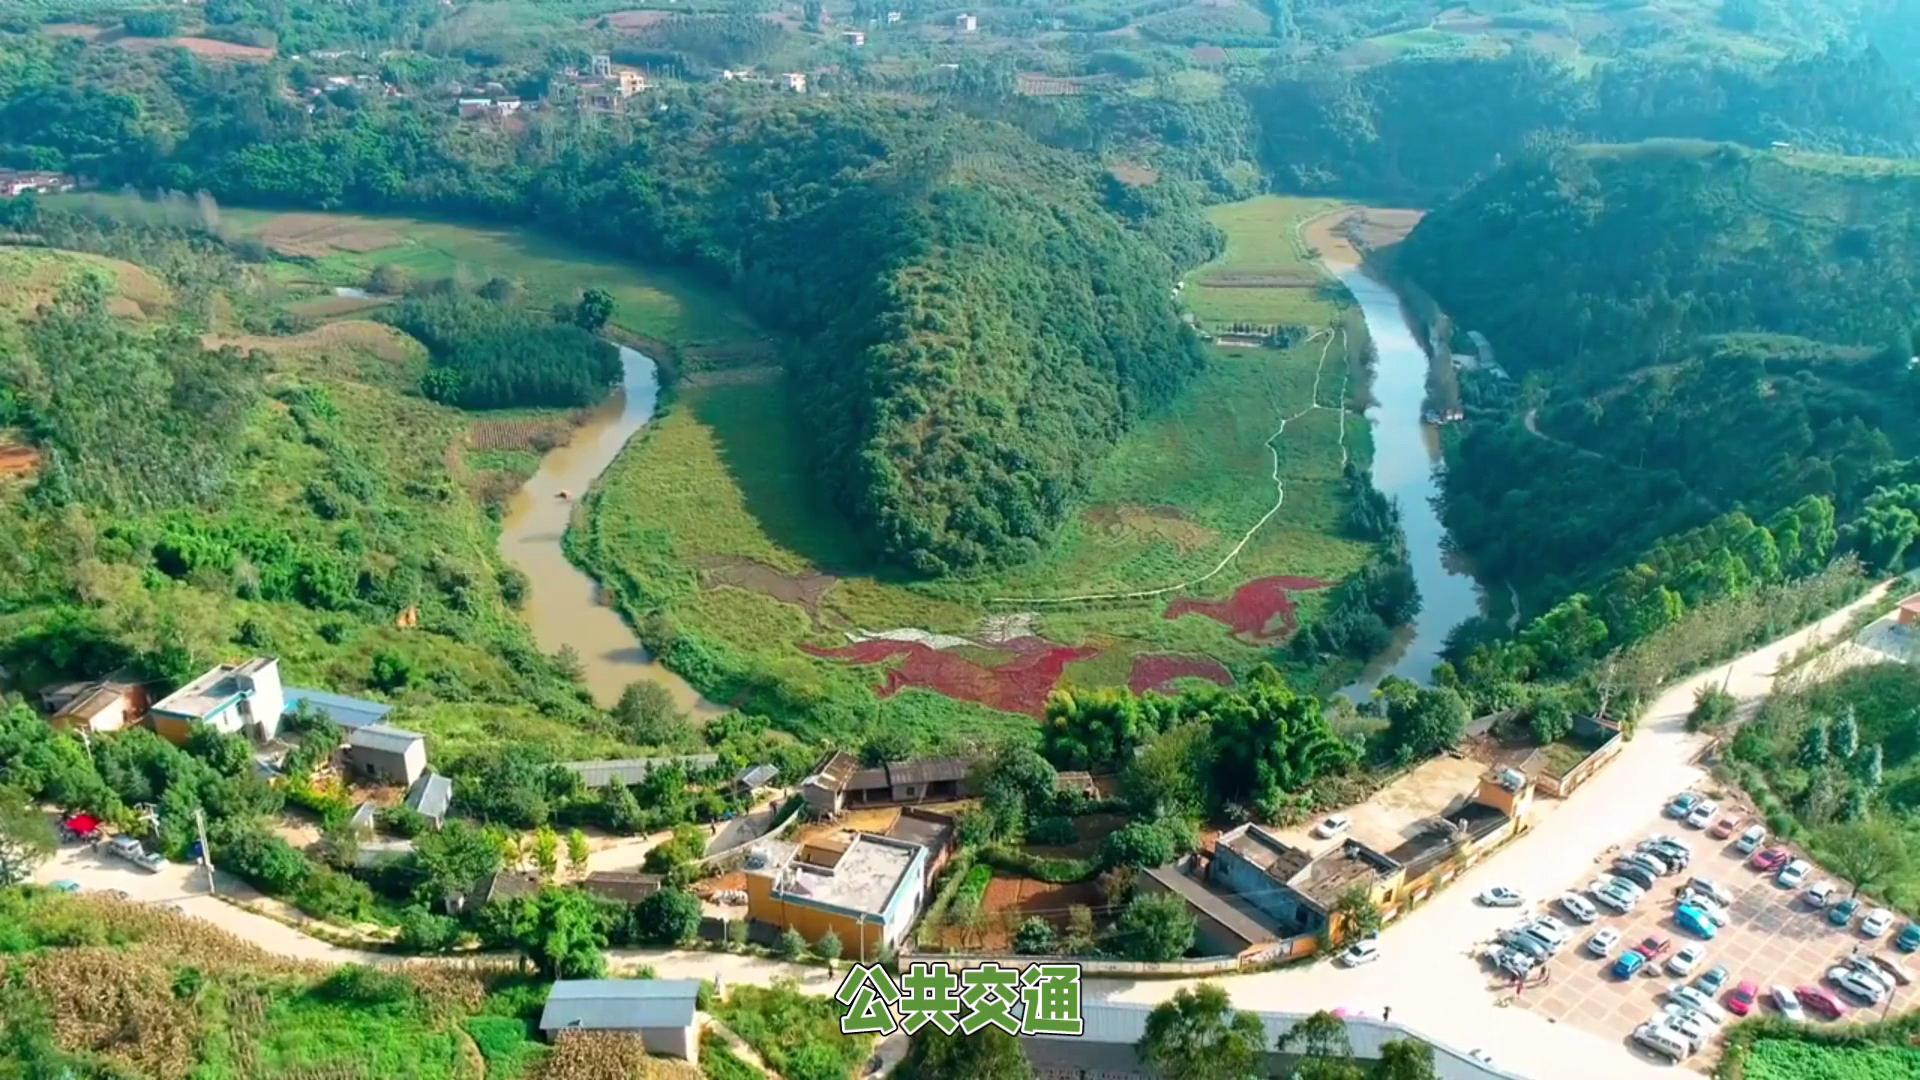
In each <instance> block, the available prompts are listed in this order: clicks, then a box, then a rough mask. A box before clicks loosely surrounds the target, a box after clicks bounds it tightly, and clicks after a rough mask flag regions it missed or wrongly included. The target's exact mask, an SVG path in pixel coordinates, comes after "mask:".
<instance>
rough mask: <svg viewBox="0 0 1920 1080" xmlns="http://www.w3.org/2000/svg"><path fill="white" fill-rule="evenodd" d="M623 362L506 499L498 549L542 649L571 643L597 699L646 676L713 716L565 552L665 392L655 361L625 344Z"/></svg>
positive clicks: (712, 708) (683, 704)
mask: <svg viewBox="0 0 1920 1080" xmlns="http://www.w3.org/2000/svg"><path fill="white" fill-rule="evenodd" d="M620 365H621V369H622V372H623V375H622V387H621V389H620V390H617V391H615V392H614V394H613V395H612V396H611V397H609V398H608V399H607V401H606V402H605V403H604V404H603V405H602V406H601V407H600V408H599V409H597V410H595V412H594V414H593V416H592V417H591V418H590V419H589V420H588V421H587V422H586V423H585V424H583V425H581V426H580V427H579V428H578V429H577V430H575V432H574V434H573V439H572V441H570V442H569V443H567V445H565V446H562V447H559V448H557V449H555V450H553V451H551V452H550V453H548V454H547V455H546V457H544V458H542V459H541V461H540V470H539V471H538V472H536V473H534V475H533V476H532V477H531V478H530V479H529V480H528V481H527V483H526V486H524V487H522V488H521V489H520V490H519V491H518V492H517V493H515V495H514V496H513V500H512V501H511V502H509V503H508V504H507V513H506V517H505V519H504V520H503V521H502V522H501V529H500V554H501V555H502V556H503V557H504V558H505V559H506V560H507V562H508V563H509V564H511V565H513V566H516V567H518V568H519V569H520V570H521V572H523V573H525V574H526V575H527V580H528V588H527V597H526V604H525V607H524V609H523V613H524V615H525V617H526V620H527V622H528V624H529V625H530V626H531V627H532V628H533V638H534V641H535V642H536V643H538V644H539V646H540V648H541V649H542V650H544V651H546V652H558V651H559V650H560V649H561V648H562V647H564V646H572V648H573V649H574V651H575V652H577V653H579V654H580V661H581V666H582V668H583V669H584V670H585V673H586V682H587V687H588V689H589V690H591V691H592V692H593V698H594V700H595V701H597V702H599V703H600V704H602V705H611V704H612V703H613V702H615V701H616V700H618V699H619V697H620V692H621V691H622V690H624V689H625V688H626V686H627V684H628V683H632V682H639V681H645V682H651V683H656V684H658V685H660V686H663V687H665V688H666V689H667V691H668V692H669V693H671V694H672V695H673V700H674V702H675V704H677V705H678V706H679V707H680V708H681V709H683V710H686V711H688V712H691V713H694V714H695V715H714V714H717V713H719V712H721V711H722V710H721V709H720V707H719V706H717V705H715V704H714V703H712V702H710V701H708V700H706V699H705V698H703V697H701V696H700V693H699V691H697V690H695V689H694V688H693V687H692V686H691V685H689V684H688V683H687V681H686V680H685V679H682V678H681V677H680V676H678V675H676V674H674V673H673V672H671V671H669V670H667V669H666V668H665V667H663V666H661V665H660V664H657V663H655V662H653V660H652V659H651V658H650V657H648V655H647V651H646V650H645V649H643V648H641V647H640V642H639V641H638V640H637V639H635V637H634V636H633V630H632V628H631V627H629V626H628V625H627V624H626V622H625V621H624V620H622V619H621V618H620V616H619V614H618V613H617V612H615V611H614V610H613V608H611V607H608V606H606V605H605V604H604V603H602V602H601V599H600V589H599V586H598V585H597V584H596V583H595V582H594V580H593V579H592V578H590V577H588V576H587V575H586V574H584V573H582V572H581V571H580V569H579V568H578V567H576V566H574V565H573V564H572V563H571V562H569V561H567V556H566V554H565V553H564V552H563V551H562V550H561V537H562V536H563V535H564V534H565V533H566V529H567V523H568V521H569V519H570V518H571V517H572V514H573V509H574V507H575V506H576V505H577V500H578V499H579V498H580V497H581V496H582V495H584V494H585V493H586V491H587V489H588V488H589V487H591V486H592V485H593V482H594V480H596V479H597V478H598V477H599V476H600V474H601V473H602V472H604V471H605V470H606V468H607V466H608V465H611V464H612V463H613V459H614V458H615V457H616V456H617V455H618V454H619V453H620V449H621V448H622V447H624V446H625V445H626V444H627V440H628V439H630V438H632V437H633V435H634V433H635V432H637V431H639V430H640V429H641V428H643V427H645V426H646V425H647V422H648V421H649V420H651V419H652V418H653V409H654V404H655V402H656V401H657V400H658V398H659V393H660V382H659V374H658V371H657V369H656V368H655V366H654V363H653V360H652V359H651V358H650V357H648V356H646V355H645V354H643V353H640V352H638V351H636V350H634V349H629V348H627V347H625V346H621V348H620Z"/></svg>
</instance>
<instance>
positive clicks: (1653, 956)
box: [1633, 936, 1673, 960]
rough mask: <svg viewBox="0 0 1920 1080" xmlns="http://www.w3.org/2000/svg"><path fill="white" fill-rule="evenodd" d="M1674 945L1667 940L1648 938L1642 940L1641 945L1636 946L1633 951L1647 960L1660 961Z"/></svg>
mask: <svg viewBox="0 0 1920 1080" xmlns="http://www.w3.org/2000/svg"><path fill="white" fill-rule="evenodd" d="M1672 944H1673V943H1672V942H1670V941H1668V940H1667V939H1666V938H1663V937H1652V936H1648V937H1644V938H1641V939H1640V944H1638V945H1635V946H1634V947H1633V951H1634V952H1637V953H1639V954H1640V955H1641V956H1642V957H1644V958H1645V959H1648V960H1658V959H1660V957H1661V955H1662V954H1664V953H1665V952H1666V951H1667V949H1668V948H1669V947H1670V946H1671V945H1672Z"/></svg>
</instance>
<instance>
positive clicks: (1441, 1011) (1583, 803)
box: [1088, 586, 1886, 1080]
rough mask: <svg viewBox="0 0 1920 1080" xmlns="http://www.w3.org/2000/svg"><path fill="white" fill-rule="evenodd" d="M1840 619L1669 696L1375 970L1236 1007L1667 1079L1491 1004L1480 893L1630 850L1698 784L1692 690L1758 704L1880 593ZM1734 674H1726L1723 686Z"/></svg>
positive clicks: (1643, 1064)
mask: <svg viewBox="0 0 1920 1080" xmlns="http://www.w3.org/2000/svg"><path fill="white" fill-rule="evenodd" d="M1885 588H1886V587H1885V586H1882V587H1881V588H1880V589H1876V590H1874V592H1873V594H1872V595H1870V596H1868V597H1866V598H1863V599H1861V600H1860V601H1857V602H1856V603H1854V604H1852V605H1849V606H1848V607H1847V608H1846V609H1843V610H1842V611H1839V612H1836V613H1835V614H1833V615H1831V616H1829V617H1828V618H1826V619H1824V620H1822V621H1821V622H1820V623H1818V624H1816V625H1815V626H1813V627H1809V628H1808V629H1806V630H1802V631H1799V632H1797V633H1794V634H1791V635H1788V636H1787V637H1785V638H1782V639H1781V640H1779V641H1776V642H1774V643H1772V644H1770V645H1766V646H1763V647H1762V648H1760V649H1757V650H1755V651H1753V652H1750V653H1747V654H1746V655H1744V656H1742V657H1740V658H1739V659H1737V660H1735V661H1733V662H1732V663H1731V664H1727V665H1722V666H1721V667H1718V668H1714V669H1713V670H1711V671H1706V672H1702V673H1701V674H1699V675H1696V676H1694V677H1693V678H1690V679H1687V680H1685V681H1684V682H1681V683H1679V684H1677V685H1675V686H1673V687H1672V688H1670V689H1668V690H1667V691H1666V692H1665V693H1663V694H1661V695H1660V697H1659V698H1658V699H1657V700H1656V701H1654V703H1653V704H1652V705H1651V706H1650V707H1649V708H1648V709H1647V711H1646V712H1645V713H1644V714H1643V715H1642V716H1641V718H1640V722H1639V724H1638V726H1637V729H1636V734H1635V736H1634V738H1633V739H1632V740H1631V741H1630V742H1628V744H1627V746H1626V749H1625V750H1624V751H1622V752H1621V755H1620V757H1619V758H1618V759H1617V760H1616V761H1615V762H1614V763H1613V764H1611V765H1609V766H1608V767H1607V768H1605V769H1602V770H1601V771H1600V773H1599V774H1598V775H1597V776H1596V777H1595V778H1594V779H1593V780H1591V781H1589V782H1588V783H1587V784H1586V785H1585V786H1583V787H1581V788H1580V789H1579V790H1577V791H1575V792H1574V793H1573V795H1572V796H1571V797H1570V798H1568V799H1567V800H1566V803H1565V804H1564V805H1562V806H1560V807H1558V808H1556V809H1555V811H1554V812H1552V813H1550V814H1546V815H1544V818H1543V820H1542V821H1540V823H1539V824H1537V825H1536V826H1535V827H1534V828H1533V830H1532V831H1531V832H1529V833H1528V834H1527V835H1525V836H1523V837H1521V838H1519V839H1517V840H1515V841H1514V842H1513V843H1511V844H1508V845H1507V846H1506V847H1505V848H1504V849H1502V850H1501V851H1499V852H1497V853H1495V854H1494V855H1492V856H1490V857H1488V858H1487V859H1486V861H1484V862H1482V863H1481V864H1480V865H1479V866H1476V867H1474V868H1473V869H1472V870H1470V871H1468V872H1467V873H1465V874H1463V875H1462V876H1461V877H1460V878H1459V879H1457V880H1456V881H1455V882H1454V883H1453V884H1452V885H1450V886H1449V887H1447V888H1446V889H1445V890H1443V891H1442V892H1440V893H1439V894H1438V895H1436V896H1435V897H1433V898H1432V899H1430V900H1429V901H1428V902H1427V903H1426V904H1424V905H1422V906H1421V907H1419V908H1417V909H1415V910H1414V911H1413V912H1411V913H1409V914H1408V915H1407V916H1406V917H1404V918H1402V919H1401V920H1400V921H1398V922H1397V923H1395V924H1394V925H1393V926H1392V927H1390V928H1389V929H1388V930H1387V931H1386V933H1385V934H1384V935H1383V937H1382V945H1383V953H1384V955H1383V956H1382V958H1381V959H1380V960H1379V961H1377V962H1375V963H1373V964H1371V965H1369V966H1367V967H1363V968H1358V969H1354V970H1346V969H1342V968H1336V967H1334V966H1332V965H1330V964H1314V965H1312V966H1309V967H1296V968H1288V969H1283V970H1280V971H1273V972H1266V973H1263V974H1258V975H1246V976H1237V977H1233V978H1231V979H1228V980H1226V985H1227V988H1228V989H1229V990H1230V991H1231V992H1232V994H1233V1000H1234V1002H1235V1003H1236V1004H1238V1005H1240V1006H1242V1007H1247V1008H1258V1009H1269V1010H1274V1011H1283V1012H1311V1011H1313V1010H1316V1009H1325V1008H1333V1007H1337V1006H1346V1007H1348V1008H1351V1009H1357V1010H1363V1011H1366V1012H1370V1013H1373V1014H1375V1015H1378V1014H1379V1012H1380V1010H1381V1009H1383V1008H1385V1007H1391V1008H1392V1010H1393V1016H1392V1019H1393V1020H1394V1022H1396V1023H1401V1022H1404V1023H1405V1024H1406V1025H1408V1026H1409V1027H1410V1028H1412V1029H1414V1030H1416V1031H1419V1032H1422V1033H1425V1034H1426V1035H1427V1036H1428V1037H1429V1038H1432V1039H1434V1040H1436V1041H1441V1042H1446V1043H1448V1044H1450V1045H1452V1046H1453V1047H1454V1048H1455V1049H1457V1050H1471V1049H1475V1048H1483V1049H1485V1050H1487V1051H1488V1052H1490V1053H1491V1054H1492V1055H1493V1057H1494V1061H1495V1063H1496V1064H1498V1065H1499V1066H1500V1067H1501V1068H1503V1069H1505V1070H1508V1071H1511V1072H1514V1073H1516V1074H1519V1075H1522V1076H1529V1077H1541V1078H1552V1080H1575V1078H1580V1077H1595V1078H1606V1080H1616V1078H1627V1077H1639V1076H1656V1075H1665V1076H1672V1075H1673V1074H1674V1070H1673V1068H1672V1067H1671V1066H1667V1065H1663V1064H1657V1063H1655V1062H1653V1061H1651V1060H1649V1059H1646V1058H1643V1057H1640V1056H1638V1055H1637V1054H1636V1053H1635V1052H1633V1051H1632V1050H1630V1049H1629V1048H1628V1046H1627V1044H1626V1043H1624V1042H1611V1041H1608V1040H1606V1039H1603V1038H1601V1037H1600V1036H1597V1035H1594V1034H1591V1033H1588V1032H1585V1031H1581V1030H1579V1029H1577V1028H1573V1027H1571V1026H1567V1025H1561V1024H1555V1023H1553V1022H1551V1021H1549V1020H1548V1019H1547V1018H1545V1017H1543V1016H1541V1015H1540V1014H1539V1013H1537V1012H1534V1011H1532V1010H1529V1009H1523V1008H1517V1007H1506V1008H1502V1007H1499V1006H1497V1005H1495V1004H1494V1002H1495V1000H1496V998H1497V997H1498V994H1497V993H1496V992H1495V991H1493V990H1490V989H1489V985H1490V984H1489V979H1488V976H1487V972H1486V970H1485V969H1484V968H1483V967H1482V966H1481V964H1480V962H1479V961H1477V960H1475V959H1474V958H1473V956H1472V949H1473V946H1474V944H1475V943H1476V942H1481V941H1485V940H1487V939H1489V938H1491V937H1492V936H1493V935H1494V934H1495V933H1496V932H1497V931H1498V930H1499V929H1500V928H1502V927H1504V926H1507V925H1510V924H1511V923H1513V922H1515V921H1516V920H1517V915H1516V913H1515V912H1514V911H1513V910H1510V909H1508V910H1500V909H1489V908H1483V907H1480V906H1479V905H1477V904H1475V903H1474V902H1473V897H1474V895H1475V894H1476V893H1478V892H1479V891H1480V890H1481V889H1484V888H1486V887H1488V886H1491V885H1507V886H1509V887H1512V888H1516V889H1519V890H1520V892H1521V893H1522V895H1524V896H1526V897H1527V899H1528V900H1529V901H1540V900H1545V899H1548V898H1551V897H1554V896H1558V895H1559V894H1560V893H1562V892H1565V891H1566V890H1567V889H1568V888H1570V887H1574V886H1576V885H1578V884H1580V883H1582V882H1584V881H1587V880H1588V879H1590V878H1591V877H1592V876H1593V871H1594V865H1593V863H1594V859H1595V857H1596V856H1597V855H1598V854H1599V853H1600V852H1602V851H1604V850H1605V849H1606V848H1607V847H1608V846H1609V845H1611V844H1615V843H1619V842H1621V841H1624V840H1631V839H1636V837H1635V836H1634V835H1633V834H1632V833H1631V832H1630V830H1631V829H1632V828H1633V827H1634V826H1635V825H1638V824H1640V823H1642V822H1644V821H1645V820H1646V815H1647V813H1648V812H1650V811H1651V810H1652V809H1653V808H1654V807H1655V806H1656V805H1657V804H1658V803H1659V802H1660V801H1661V800H1663V799H1665V798H1667V797H1668V796H1670V795H1672V794H1673V793H1675V792H1678V791H1682V790H1685V789H1686V788H1688V787H1691V786H1692V785H1694V784H1695V783H1697V782H1698V781H1699V780H1700V779H1701V778H1702V776H1703V773H1702V771H1701V770H1700V769H1699V768H1698V767H1697V766H1695V765H1693V764H1692V763H1691V762H1692V761H1693V759H1694V757H1695V756H1696V755H1697V754H1698V753H1699V752H1700V750H1701V749H1702V748H1703V746H1704V745H1705V741H1706V740H1705V738H1704V737H1703V736H1698V735H1693V734H1689V733H1688V732H1687V730H1686V716H1687V713H1688V712H1690V711H1691V710H1692V708H1693V695H1694V691H1695V690H1696V689H1697V688H1699V687H1701V686H1704V685H1707V684H1709V683H1714V684H1717V683H1720V682H1721V681H1722V680H1723V679H1724V680H1728V684H1727V685H1728V689H1729V690H1730V691H1731V692H1732V693H1733V694H1734V695H1735V696H1736V697H1739V698H1741V699H1743V700H1744V701H1747V702H1754V701H1757V700H1758V699H1759V698H1761V697H1764V696H1765V695H1766V694H1767V693H1768V692H1769V691H1770V690H1771V689H1772V686H1773V678H1774V672H1775V668H1776V667H1777V666H1778V665H1779V663H1780V662H1781V661H1782V660H1783V659H1784V658H1786V657H1787V656H1789V655H1790V654H1792V653H1793V652H1795V651H1797V650H1798V649H1800V648H1801V647H1802V646H1803V645H1805V644H1806V643H1808V642H1809V641H1811V640H1812V639H1813V637H1814V636H1815V635H1816V634H1819V635H1821V636H1830V635H1832V634H1834V633H1836V632H1838V631H1839V630H1841V629H1844V627H1845V626H1846V623H1847V621H1848V620H1849V619H1850V618H1851V617H1852V616H1853V614H1854V613H1855V612H1856V611H1858V610H1859V609H1860V608H1862V607H1864V606H1866V605H1868V604H1870V603H1871V602H1872V601H1873V599H1875V598H1877V597H1878V596H1879V595H1880V594H1881V593H1882V592H1883V591H1884V590H1885ZM1729 673H1730V674H1729ZM1182 985H1185V984H1184V983H1180V982H1160V981H1154V982H1125V981H1117V980H1115V981H1106V980H1101V981H1097V982H1095V983H1092V984H1090V985H1089V987H1088V993H1089V995H1090V996H1091V995H1099V996H1104V997H1110V998H1113V999H1116V1000H1126V1001H1158V1000H1161V999H1163V998H1166V997H1170V996H1171V995H1172V994H1173V992H1174V991H1175V990H1176V989H1177V988H1178V987H1180V986H1182Z"/></svg>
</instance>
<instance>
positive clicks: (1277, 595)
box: [1166, 577, 1333, 641]
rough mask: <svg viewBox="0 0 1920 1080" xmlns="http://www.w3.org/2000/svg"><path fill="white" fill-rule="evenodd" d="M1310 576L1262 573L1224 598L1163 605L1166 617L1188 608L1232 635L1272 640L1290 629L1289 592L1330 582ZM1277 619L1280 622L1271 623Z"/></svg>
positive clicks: (1291, 616) (1290, 631)
mask: <svg viewBox="0 0 1920 1080" xmlns="http://www.w3.org/2000/svg"><path fill="white" fill-rule="evenodd" d="M1332 584H1333V582H1331V581H1322V580H1320V579H1319V578H1310V577H1263V578H1256V579H1254V580H1252V581H1249V582H1247V583H1246V584H1245V585H1242V586H1240V587H1239V588H1238V589H1235V590H1234V591H1233V595H1232V596H1229V597H1227V598H1226V599H1225V600H1191V599H1189V600H1175V601H1174V602H1173V603H1171V604H1169V605H1167V614H1166V617H1167V618H1169V619H1177V618H1179V617H1180V616H1182V615H1185V614H1187V613H1188V612H1192V613H1194V614H1196V615H1205V616H1206V617H1207V618H1209V619H1212V620H1213V621H1215V622H1217V623H1222V624H1225V625H1226V627H1227V628H1228V629H1230V630H1232V631H1233V633H1234V636H1236V637H1241V638H1245V639H1247V640H1250V641H1272V640H1274V639H1276V638H1282V637H1285V636H1286V635H1288V634H1291V633H1293V628H1294V626H1295V625H1296V621H1295V619H1294V615H1293V594H1294V593H1296V592H1305V591H1306V590H1308V589H1324V588H1326V587H1328V586H1329V585H1332ZM1276 618H1277V619H1279V621H1280V626H1279V628H1278V629H1275V627H1274V625H1273V623H1274V620H1275V619H1276Z"/></svg>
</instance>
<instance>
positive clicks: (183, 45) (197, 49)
mask: <svg viewBox="0 0 1920 1080" xmlns="http://www.w3.org/2000/svg"><path fill="white" fill-rule="evenodd" d="M114 44H115V45H118V46H120V47H121V48H123V49H131V50H132V51H134V52H152V51H153V50H155V49H159V48H165V47H173V48H180V49H185V50H187V51H188V52H190V53H192V54H194V55H195V56H198V57H200V58H201V59H203V60H233V61H237V62H240V63H246V64H264V63H266V62H267V61H269V60H271V59H273V57H274V51H273V50H272V49H267V48H262V47H261V46H259V45H240V44H236V43H235V42H231V41H215V40H213V39H212V38H203V37H171V38H136V37H123V38H120V39H119V40H118V41H115V42H114Z"/></svg>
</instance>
